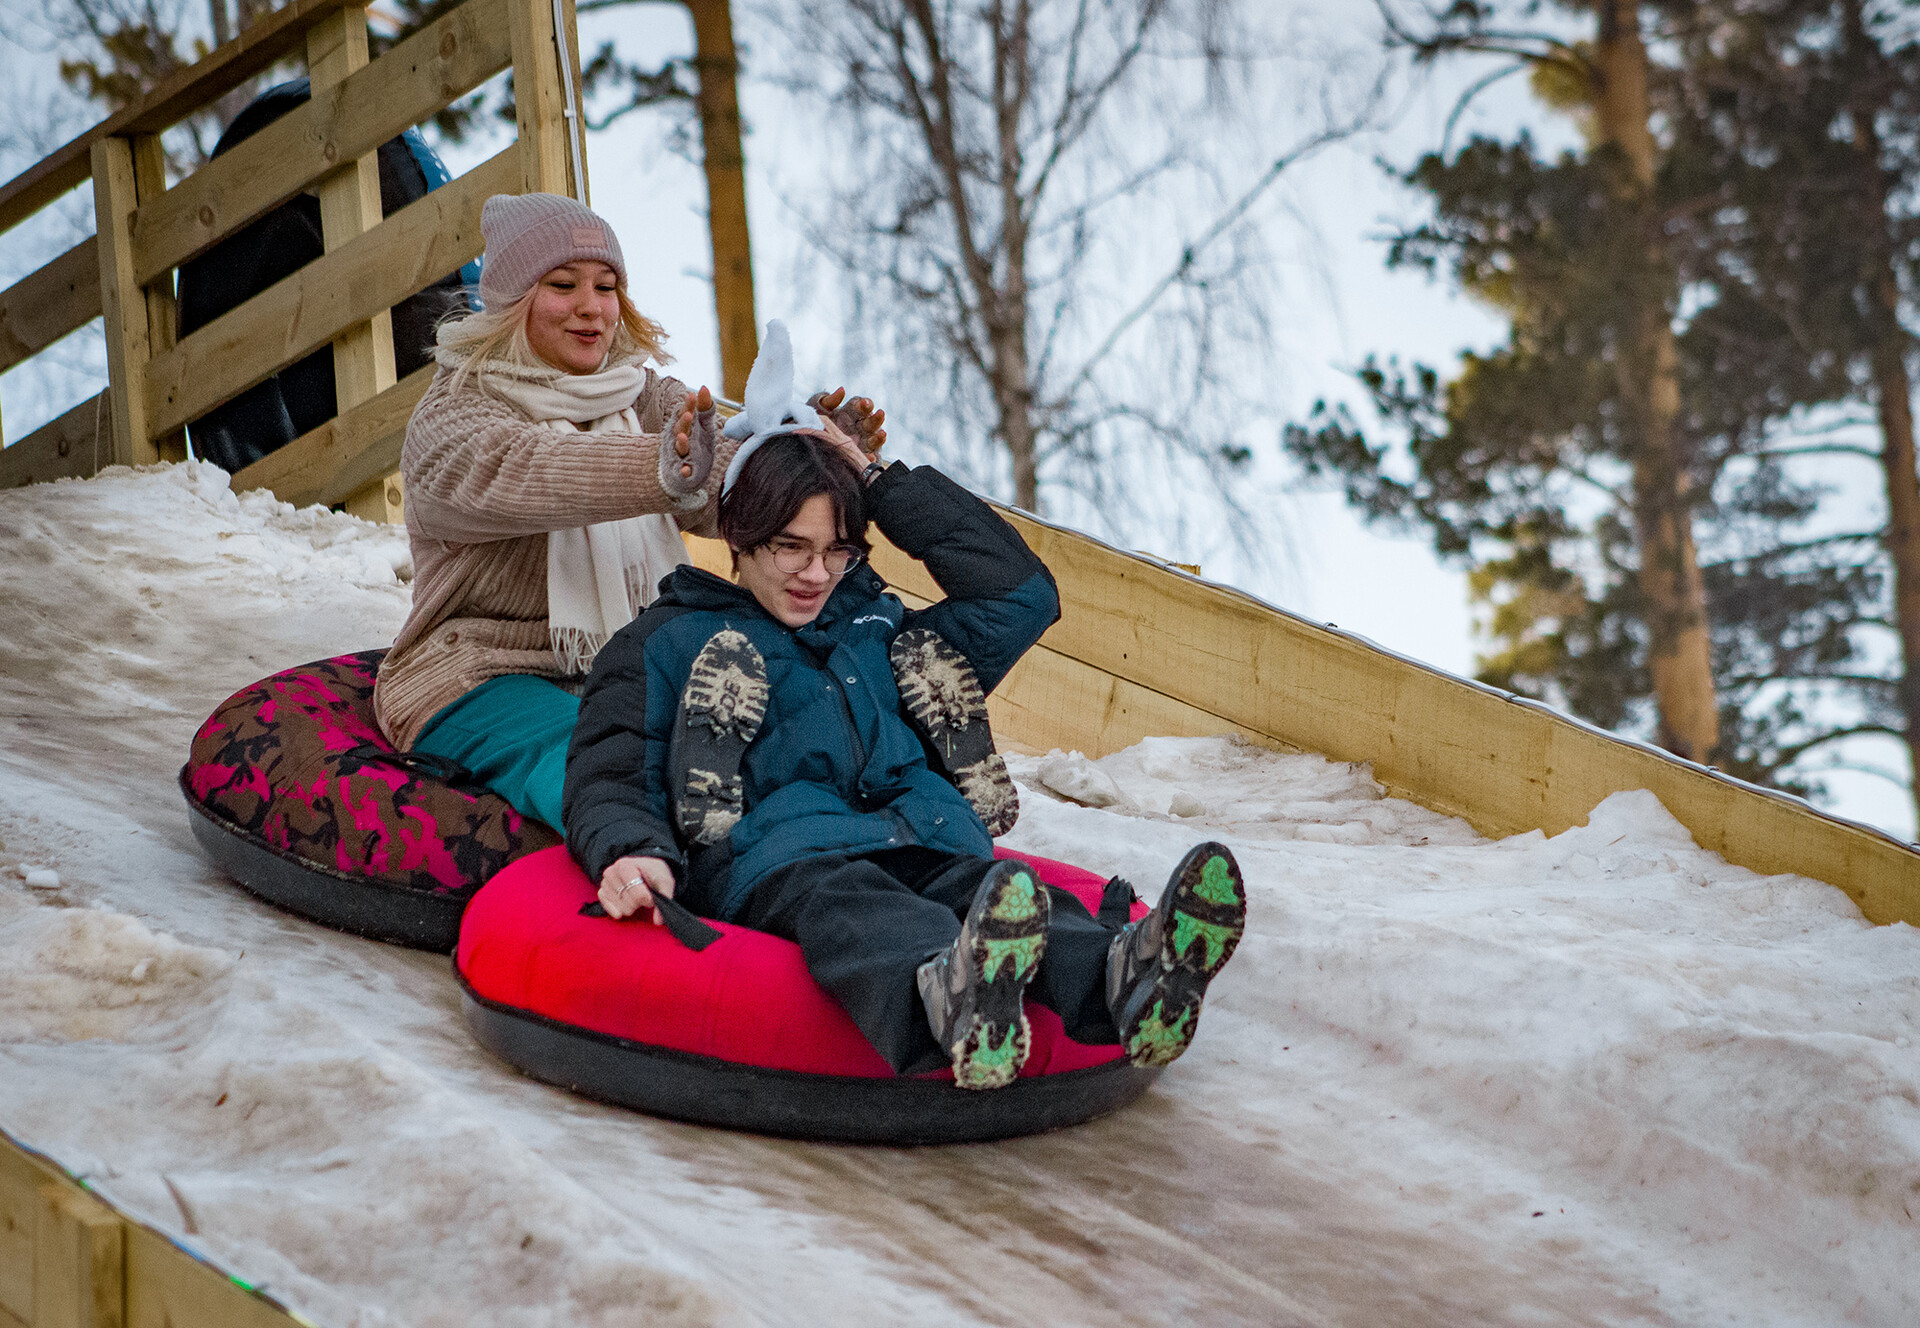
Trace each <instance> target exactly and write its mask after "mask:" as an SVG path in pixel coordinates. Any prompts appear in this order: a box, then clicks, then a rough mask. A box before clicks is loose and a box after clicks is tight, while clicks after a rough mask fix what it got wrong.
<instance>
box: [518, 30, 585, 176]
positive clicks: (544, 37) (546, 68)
mask: <svg viewBox="0 0 1920 1328" xmlns="http://www.w3.org/2000/svg"><path fill="white" fill-rule="evenodd" d="M508 13H509V15H510V20H509V21H510V22H511V23H512V25H513V104H514V112H515V118H516V120H517V121H518V126H519V130H520V191H521V192H522V193H528V194H533V193H542V194H567V195H569V196H572V195H573V180H572V168H571V165H570V163H569V160H568V159H569V158H570V157H571V155H572V153H571V150H570V149H569V147H568V145H567V123H566V116H565V108H566V104H567V102H566V94H565V92H564V91H563V90H562V87H561V80H560V61H559V58H558V57H559V50H560V48H559V46H557V45H556V44H555V42H554V29H553V4H552V0H513V3H512V5H511V6H510V7H509V10H508Z"/></svg>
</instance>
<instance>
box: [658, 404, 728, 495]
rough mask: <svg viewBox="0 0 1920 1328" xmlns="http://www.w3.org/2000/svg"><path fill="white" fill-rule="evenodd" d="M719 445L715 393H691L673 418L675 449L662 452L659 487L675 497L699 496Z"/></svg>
mask: <svg viewBox="0 0 1920 1328" xmlns="http://www.w3.org/2000/svg"><path fill="white" fill-rule="evenodd" d="M719 445H720V420H719V417H718V416H717V415H716V414H715V413H714V409H713V393H712V392H710V391H708V390H707V389H706V388H704V387H703V388H701V389H700V390H699V391H697V392H689V393H687V395H686V398H685V400H683V401H682V402H681V403H680V409H679V411H678V412H677V413H676V414H675V415H674V418H673V447H672V449H671V450H669V449H667V448H664V447H663V448H661V449H660V487H661V488H663V489H665V490H666V491H667V492H668V493H670V494H672V495H673V496H674V497H676V498H684V497H687V496H688V495H690V494H695V493H698V492H699V491H700V490H701V489H703V488H705V487H706V483H707V477H708V476H709V475H711V474H712V473H713V451H714V448H716V447H718V446H719Z"/></svg>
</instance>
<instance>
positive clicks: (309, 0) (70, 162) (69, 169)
mask: <svg viewBox="0 0 1920 1328" xmlns="http://www.w3.org/2000/svg"><path fill="white" fill-rule="evenodd" d="M355 2H356V0H292V3H290V4H288V5H287V6H286V7H285V8H284V9H281V10H279V11H278V12H277V13H273V14H268V15H266V16H264V17H263V18H261V19H260V21H259V22H257V23H254V24H252V25H251V26H249V27H248V28H246V29H245V30H243V31H242V32H241V33H240V35H239V36H237V37H235V38H234V39H233V40H232V41H229V42H227V43H226V44H225V45H223V46H221V47H219V48H218V49H217V50H215V51H213V52H211V53H210V54H209V55H207V56H206V57H205V58H204V59H201V60H199V61H196V62H195V63H194V64H192V65H189V66H188V67H187V68H185V69H182V70H180V71H179V72H178V73H176V74H174V75H173V76H172V77H170V78H168V79H166V80H165V81H164V82H162V83H161V84H160V85H159V86H158V87H156V88H155V89H154V90H153V91H152V92H150V93H148V94H147V95H146V96H145V97H143V98H141V99H140V100H139V101H138V102H136V103H134V104H133V105H132V106H129V107H127V108H126V109H125V110H122V111H120V112H118V113H116V114H114V115H111V116H109V117H107V118H106V119H105V120H102V121H101V122H100V123H99V124H97V125H95V126H93V128H91V129H89V130H87V131H86V132H85V133H83V134H81V135H79V136H78V137H76V138H74V139H73V140H71V141H70V142H68V143H66V144H65V145H64V146H62V147H60V148H58V149H56V150H55V151H54V152H52V153H50V154H48V155H47V156H45V157H42V158H41V159H40V160H39V161H37V162H35V163H34V164H33V165H32V166H29V167H28V168H27V169H26V170H24V171H22V172H21V173H20V174H19V175H16V176H15V177H14V178H13V179H11V180H9V181H7V183H6V184H4V185H0V234H5V233H6V232H7V231H9V230H11V229H13V228H14V227H15V226H17V225H19V224H20V223H21V222H22V221H25V220H26V219H27V218H28V217H30V216H32V215H33V214H34V213H36V212H38V211H39V210H40V209H41V208H43V207H45V206H46V205H47V204H49V203H51V202H52V201H53V200H54V199H56V198H58V197H60V195H62V194H64V193H66V192H67V191H68V190H69V189H72V188H74V187H75V186H76V185H78V184H80V183H81V182H82V181H84V180H85V179H86V178H87V177H88V176H89V175H90V174H91V173H92V169H93V168H92V160H91V159H92V152H93V145H94V143H96V142H97V141H99V140H100V139H102V138H106V137H108V136H109V135H113V134H132V133H143V134H157V133H159V132H161V131H162V130H164V129H167V128H169V127H170V126H172V125H173V124H175V123H176V122H178V121H180V120H182V119H184V118H186V117H187V116H189V115H191V114H193V112H194V111H196V110H198V109H200V107H202V106H204V105H205V104H206V103H208V102H210V101H212V100H214V98H216V97H219V96H221V95H222V94H223V93H227V92H230V91H232V90H233V89H234V88H237V87H239V86H240V85H241V84H242V83H244V82H246V81H247V80H248V79H250V78H252V77H253V76H254V75H255V74H258V73H260V72H261V71H263V70H265V69H268V68H271V67H272V66H273V65H274V64H276V63H277V62H278V61H279V60H280V59H281V58H282V57H284V56H286V55H287V54H289V53H290V52H291V51H292V50H293V49H294V48H295V47H296V46H298V45H299V44H300V42H301V40H302V39H303V38H304V37H305V36H306V31H307V29H308V28H309V27H310V26H312V25H313V24H314V23H317V22H319V21H320V20H321V19H323V18H325V17H326V16H327V15H328V14H331V13H333V12H334V11H336V10H340V9H345V8H347V7H348V6H349V5H351V4H354V3H355Z"/></svg>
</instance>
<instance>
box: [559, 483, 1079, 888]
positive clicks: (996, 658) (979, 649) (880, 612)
mask: <svg viewBox="0 0 1920 1328" xmlns="http://www.w3.org/2000/svg"><path fill="white" fill-rule="evenodd" d="M866 500H867V507H868V511H869V513H870V514H871V516H872V519H873V521H874V523H875V524H876V525H878V526H879V528H880V529H881V531H882V532H884V533H885V534H886V536H887V538H888V539H890V540H891V541H893V543H894V544H895V545H896V546H898V547H899V548H900V549H901V550H903V551H904V552H906V553H908V554H910V555H912V556H913V557H915V558H918V559H920V560H921V561H922V562H924V563H925V564H926V567H927V570H928V571H929V572H931V573H932V574H933V577H934V579H935V580H936V581H938V582H939V583H940V587H941V589H942V590H944V591H945V592H946V598H945V599H943V600H942V601H940V602H939V603H938V604H934V605H932V606H930V607H928V608H926V609H924V610H918V611H916V610H910V609H908V608H906V607H905V606H904V605H903V604H901V602H900V601H899V600H898V599H896V598H895V597H894V596H892V595H890V594H888V593H887V592H886V583H885V582H884V581H882V580H881V579H880V577H879V576H878V575H877V574H876V573H875V572H874V571H873V570H872V568H870V567H867V566H864V565H863V566H861V567H858V568H855V569H854V570H853V571H852V572H849V573H848V574H847V575H846V576H845V577H844V578H843V579H842V580H841V582H840V584H839V585H838V586H837V587H835V588H834V591H833V593H832V595H830V596H829V597H828V599H827V603H826V606H825V607H824V608H823V609H822V610H821V612H820V616H819V617H818V618H816V619H815V620H814V621H813V622H811V623H808V624H807V625H806V626H804V627H801V628H798V629H794V628H790V627H787V626H786V625H784V624H783V623H781V622H780V621H778V620H777V619H775V618H773V617H772V616H771V615H769V614H768V613H767V612H766V610H764V609H763V608H761V607H760V604H759V602H758V601H757V600H755V599H754V597H753V595H752V594H751V593H750V592H748V591H746V590H743V589H742V588H740V587H739V586H737V585H735V584H733V583H732V582H730V581H725V580H722V579H721V578H719V577H717V576H714V575H712V574H711V573H709V572H704V571H701V570H700V569H698V568H695V567H681V568H679V569H678V570H677V571H675V572H674V573H673V574H672V575H671V576H669V577H667V578H666V579H665V580H664V581H663V582H662V583H661V587H662V593H661V595H660V597H659V598H658V599H656V600H655V601H654V602H653V603H652V604H651V605H650V606H649V607H648V608H647V610H646V612H645V613H643V614H641V615H640V616H639V617H638V618H637V619H635V620H634V621H633V622H632V623H630V624H628V625H627V626H626V627H625V628H623V629H621V631H619V632H618V633H616V634H615V635H614V637H613V639H612V640H610V641H608V642H607V644H606V645H605V646H604V647H603V648H602V649H601V651H600V653H599V656H598V657H597V658H596V659H595V660H594V664H593V672H592V674H591V676H590V677H589V678H588V680H587V688H586V693H585V695H584V697H583V698H582V700H581V703H580V719H579V722H578V724H577V725H576V726H575V728H574V732H573V742H572V745H571V746H570V748H569V749H568V752H567V780H566V793H565V801H564V820H565V822H566V832H567V846H568V848H569V849H571V850H572V852H573V856H574V858H575V859H576V860H577V861H578V862H579V863H580V865H581V867H582V868H583V869H584V870H585V871H586V873H587V876H588V878H589V879H591V880H594V881H598V880H599V879H600V875H601V873H602V872H604V871H605V870H606V869H607V867H608V866H609V865H610V864H611V863H613V862H614V861H615V860H616V859H619V858H622V857H625V856H628V855H644V856H649V857H656V858H660V859H663V860H664V861H666V862H668V863H670V864H672V866H673V868H674V871H675V873H676V876H677V878H678V879H680V880H682V881H685V880H688V879H692V880H696V881H699V882H700V883H701V885H702V892H703V894H705V895H706V897H707V898H717V899H721V900H722V901H723V903H722V905H721V908H720V916H721V917H722V918H731V917H734V916H736V915H737V914H738V912H739V910H740V908H741V907H742V905H743V904H744V903H745V901H746V898H747V895H748V893H749V892H750V891H751V890H752V889H753V886H754V884H755V883H756V882H758V881H759V879H760V878H761V877H762V876H764V875H765V874H766V873H767V872H769V871H771V870H772V869H773V868H775V867H778V866H781V865H783V864H785V863H788V862H792V861H794V860H796V859H798V858H802V857H806V856H808V855H811V854H822V853H845V854H856V853H869V852H874V851H877V850H880V849H886V848H893V847H899V846H903V845H923V846H925V847H928V848H933V849H938V850H940V851H942V852H946V853H964V854H974V855H979V856H983V857H984V856H986V855H988V854H990V853H991V852H992V851H993V841H992V839H991V838H990V837H989V836H988V834H987V830H986V827H985V826H984V825H982V824H981V822H980V818H979V817H978V816H976V815H975V814H974V812H973V809H972V808H971V807H970V806H968V804H967V802H966V800H965V799H964V798H962V797H961V796H960V794H959V792H958V791H957V790H956V789H955V788H954V787H953V785H951V784H950V783H948V782H947V781H946V780H945V779H943V778H942V777H941V776H940V775H938V774H937V773H935V772H934V771H933V770H931V769H929V768H928V765H927V761H926V755H925V750H924V748H923V747H922V745H921V742H920V738H919V735H918V734H917V733H916V731H915V730H914V729H913V728H912V727H911V726H910V725H909V724H908V722H907V720H906V719H905V718H904V716H903V714H902V711H901V707H900V693H899V691H898V689H897V688H896V686H895V684H894V679H893V667H892V664H891V662H890V661H889V659H888V657H887V650H888V647H889V646H891V645H892V643H893V639H894V637H896V636H898V635H899V634H900V633H901V632H902V631H903V630H906V629H907V628H910V627H925V628H930V629H932V630H933V631H936V632H938V633H939V634H940V635H941V636H942V637H944V638H946V640H947V641H949V642H950V643H952V645H953V646H954V647H955V648H956V649H958V650H959V651H960V652H961V653H962V654H964V655H966V657H967V659H968V662H969V663H971V664H972V665H973V668H974V671H975V672H976V673H977V674H978V675H979V677H980V684H981V686H982V687H984V688H986V689H987V690H989V691H991V690H992V689H993V687H994V686H995V685H997V684H998V683H999V681H1000V680H1001V678H1003V677H1005V676H1006V673H1007V671H1008V670H1009V669H1011V668H1012V667H1013V665H1014V662H1015V661H1016V660H1018V659H1019V658H1020V656H1021V655H1022V654H1024V653H1026V650H1027V648H1028V647H1029V646H1031V645H1032V644H1033V643H1034V642H1035V641H1038V640H1039V639H1040V635H1041V633H1043V632H1044V631H1046V629H1047V628H1048V627H1050V626H1052V625H1053V623H1054V621H1055V620H1056V619H1058V618H1059V616H1060V598H1059V593H1058V591H1057V590H1056V589H1055V587H1054V583H1053V577H1052V575H1051V574H1050V573H1049V572H1048V571H1047V568H1046V564H1044V563H1042V562H1041V561H1040V560H1039V558H1037V557H1035V556H1034V554H1033V553H1032V551H1031V550H1029V549H1028V548H1027V546H1026V543H1025V541H1023V540H1022V539H1021V538H1020V536H1019V534H1018V532H1016V531H1015V530H1014V529H1013V527H1011V526H1010V525H1008V524H1007V523H1006V522H1005V521H1003V520H1002V519H1001V518H1000V517H999V516H997V515H996V514H995V513H994V512H993V510H992V509H991V508H989V507H988V506H987V505H986V504H985V503H983V502H981V501H980V500H979V499H978V498H976V497H974V496H973V495H972V494H970V493H968V492H967V491H966V490H965V489H963V488H961V487H960V486H959V485H957V484H955V483H954V482H953V481H951V480H949V479H948V478H946V477H945V476H944V475H942V474H940V472H938V471H936V470H933V469H930V468H927V467H920V468H918V469H914V470H909V469H908V468H907V467H906V466H904V465H901V464H899V463H895V464H894V465H893V466H891V467H889V468H888V469H887V471H886V472H885V473H884V474H882V475H880V476H879V477H878V478H876V479H875V480H874V482H873V484H872V485H871V486H870V487H869V488H868V489H867V493H866ZM727 627H732V628H735V629H737V630H739V631H741V632H744V633H745V634H746V636H747V638H748V639H749V640H751V641H752V642H753V644H754V646H755V647H756V648H757V649H758V650H759V651H760V653H761V655H763V656H764V657H765V658H766V662H767V682H768V693H769V695H768V703H767V714H766V718H765V720H764V721H763V722H762V724H761V727H760V732H759V735H758V736H757V737H756V738H755V739H754V741H753V743H752V744H751V745H750V746H749V747H748V748H747V752H746V756H745V759H744V760H743V761H742V763H741V775H742V780H743V785H744V794H745V806H744V814H743V815H742V817H741V819H740V821H739V822H738V823H737V824H736V825H735V826H734V827H733V830H732V831H731V833H730V834H729V835H728V836H727V838H726V839H725V840H723V841H722V842H721V843H719V844H716V845H714V846H713V847H711V848H702V847H699V846H697V845H696V846H690V845H688V844H686V843H685V842H683V841H682V840H681V839H680V837H679V836H678V834H677V833H676V832H675V829H674V825H675V819H674V816H673V809H672V792H671V790H669V789H668V788H667V780H666V763H667V748H668V742H669V739H670V736H671V734H672V731H673V721H674V717H675V714H676V712H677V710H678V707H679V702H680V693H681V691H682V690H683V689H684V688H685V687H686V684H687V675H688V673H689V671H690V670H691V669H692V666H693V659H694V656H695V655H697V654H698V653H699V651H700V648H701V647H702V646H703V645H705V644H706V642H707V641H708V639H709V638H711V637H712V636H713V635H714V633H716V632H718V631H720V630H722V629H723V628H727Z"/></svg>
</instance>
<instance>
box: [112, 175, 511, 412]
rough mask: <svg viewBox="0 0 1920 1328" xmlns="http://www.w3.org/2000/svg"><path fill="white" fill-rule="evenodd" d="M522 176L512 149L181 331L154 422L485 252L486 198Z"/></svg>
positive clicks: (305, 349)
mask: <svg viewBox="0 0 1920 1328" xmlns="http://www.w3.org/2000/svg"><path fill="white" fill-rule="evenodd" d="M519 178H520V161H519V151H518V149H517V148H511V147H510V148H507V149H506V150H504V151H503V152H501V153H499V154H498V155H496V156H494V157H492V158H490V159H488V160H487V161H485V162H483V163H481V164H480V165H479V166H476V167H474V169H473V170H471V171H469V172H467V174H465V175H463V176H461V177H460V178H459V179H457V180H454V181H453V182H452V183H450V184H447V185H444V186H442V187H441V188H439V189H436V190H434V191H433V192H432V193H430V194H428V195H427V196H426V197H425V198H422V199H420V200H418V201H417V202H414V203H410V204H408V205H407V206H406V207H405V208H402V209H401V210H400V211H398V212H396V213H394V214H393V215H392V216H391V217H388V218H387V220H386V222H385V223H384V224H382V225H381V226H379V227H377V228H376V229H374V230H373V231H371V232H369V233H367V234H365V235H362V236H361V237H359V238H358V239H356V240H351V241H349V242H348V243H347V244H346V246H345V247H343V248H341V249H338V250H335V251H334V252H332V253H329V254H326V255H323V256H322V257H320V258H318V259H316V260H315V261H313V262H312V263H309V264H308V265H307V266H306V267H304V268H302V269H301V270H300V271H298V272H296V273H294V274H293V275H292V276H290V277H288V278H286V279H285V280H284V281H280V282H276V283H275V284H274V285H272V286H270V287H268V288H267V289H266V290H265V291H263V292H262V293H260V294H259V295H256V296H254V297H253V298H252V299H251V300H248V301H247V302H246V303H245V304H243V305H241V306H240V307H239V308H237V309H235V310H233V311H231V312H230V313H227V314H223V315H222V316H221V317H219V318H216V319H215V320H214V321H213V322H211V323H209V324H207V325H206V326H205V327H203V328H200V329H198V330H197V331H195V332H194V333H193V334H192V335H191V336H187V337H182V338H181V340H180V344H179V345H177V346H175V347H174V348H173V349H172V350H171V351H169V352H167V354H165V355H164V356H159V357H157V358H156V359H155V360H154V361H153V363H152V364H151V366H150V367H149V370H148V384H147V396H146V406H147V409H148V410H149V412H150V414H151V418H152V425H151V427H152V428H154V429H157V430H164V429H171V428H176V427H178V426H179V425H181V424H184V423H185V422H187V421H188V420H192V419H195V418H197V417H199V416H201V415H204V414H205V413H206V412H207V411H209V410H211V409H212V408H213V407H215V406H217V405H219V404H220V403H221V402H224V401H228V400H231V399H232V398H233V397H234V396H236V395H238V394H239V393H241V392H244V391H245V390H246V389H247V388H249V387H252V386H253V385H254V384H255V383H257V382H259V381H260V380H262V379H263V378H265V377H266V376H267V375H268V374H271V373H275V372H277V371H278V370H279V369H281V368H282V367H284V366H286V365H288V364H291V363H293V362H294V361H295V360H297V359H300V358H301V357H302V356H304V355H306V354H308V353H309V352H311V351H314V350H317V349H318V348H319V347H321V346H324V345H326V344H327V343H328V342H330V341H332V340H333V339H334V338H335V337H336V336H338V335H339V334H340V333H341V331H343V330H344V329H346V328H348V327H351V326H352V325H353V324H355V323H357V322H365V321H366V320H367V319H369V318H371V317H372V316H373V315H374V314H375V313H378V312H380V311H382V310H385V309H389V308H391V307H392V306H394V305H396V304H398V303H399V302H400V301H401V300H404V299H406V298H407V296H409V295H412V294H413V293H414V292H415V291H418V290H420V289H422V288H423V287H425V286H427V285H428V284H429V283H431V282H433V281H437V280H438V279H439V278H441V277H443V276H445V275H446V274H447V273H449V272H452V271H453V270H455V269H456V268H458V267H459V266H460V265H461V264H462V263H465V262H466V261H467V260H468V259H470V258H472V257H474V255H476V254H478V253H479V252H480V249H481V241H480V206H481V204H482V203H484V202H485V201H486V199H487V198H488V197H489V196H491V195H493V194H499V193H511V192H513V190H514V189H515V188H516V187H517V186H518V184H519Z"/></svg>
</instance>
